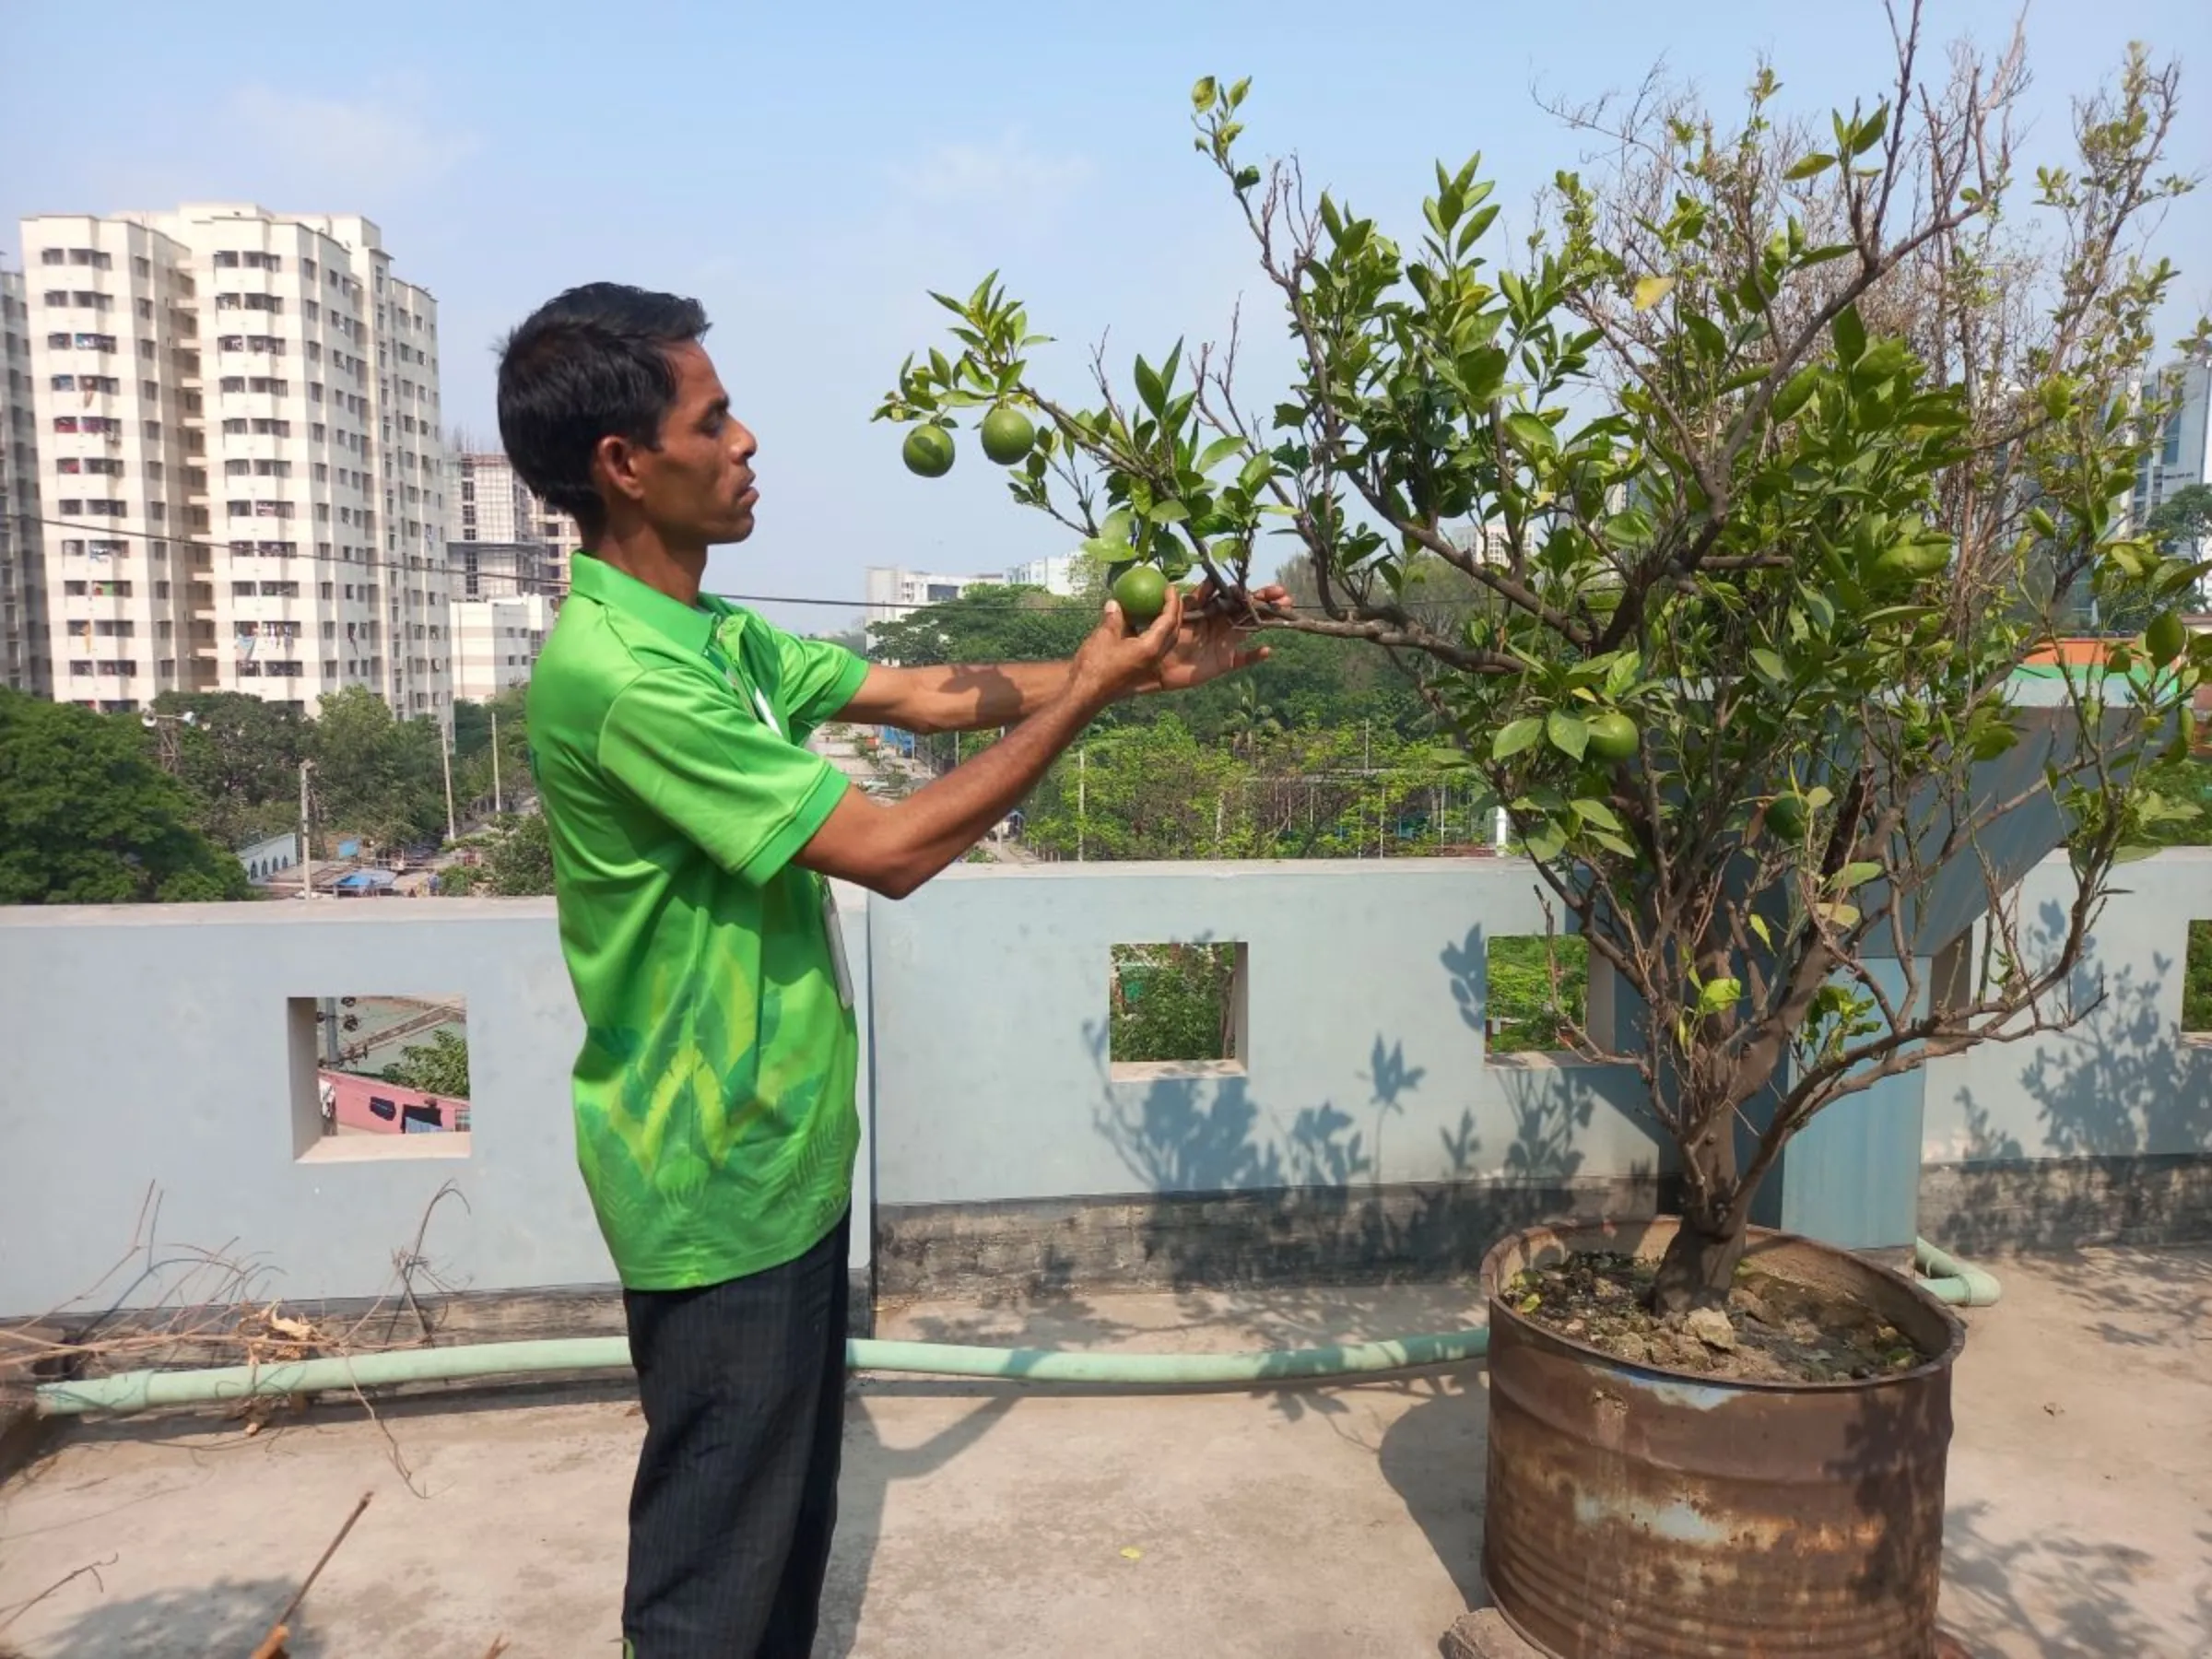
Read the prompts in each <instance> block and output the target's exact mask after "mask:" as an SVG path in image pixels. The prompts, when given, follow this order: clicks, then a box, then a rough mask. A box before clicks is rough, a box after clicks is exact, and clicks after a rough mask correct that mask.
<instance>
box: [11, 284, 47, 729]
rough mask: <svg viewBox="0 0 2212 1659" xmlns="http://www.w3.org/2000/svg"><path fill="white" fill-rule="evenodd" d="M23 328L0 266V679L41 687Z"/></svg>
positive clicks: (34, 426)
mask: <svg viewBox="0 0 2212 1659" xmlns="http://www.w3.org/2000/svg"><path fill="white" fill-rule="evenodd" d="M29 330H30V308H29V306H28V305H27V304H25V302H24V299H23V276H22V273H21V272H19V271H0V686H6V687H9V688H12V689H14V690H17V691H34V692H41V693H42V692H45V691H46V690H48V689H49V687H48V684H47V662H46V618H45V610H44V606H45V582H43V581H42V580H41V563H42V561H41V554H42V551H43V547H42V544H41V540H40V533H39V441H38V413H37V411H36V409H34V408H33V406H32V403H31V393H30V384H31V382H30V333H29Z"/></svg>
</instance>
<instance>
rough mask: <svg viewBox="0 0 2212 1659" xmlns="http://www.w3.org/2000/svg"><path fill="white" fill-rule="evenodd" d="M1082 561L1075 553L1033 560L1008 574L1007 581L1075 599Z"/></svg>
mask: <svg viewBox="0 0 2212 1659" xmlns="http://www.w3.org/2000/svg"><path fill="white" fill-rule="evenodd" d="M1080 570H1081V564H1080V561H1079V560H1078V559H1077V556H1076V555H1075V554H1073V553H1056V554H1053V556H1052V557H1051V558H1049V559H1030V561H1029V563H1027V564H1018V565H1016V566H1015V567H1014V568H1013V569H1012V570H1010V571H1007V572H1006V580H1007V581H1008V582H1013V583H1016V584H1018V585H1019V586H1022V587H1041V588H1042V589H1043V590H1044V591H1045V592H1046V593H1048V594H1060V595H1061V596H1062V597H1064V598H1069V597H1073V596H1074V594H1075V593H1076V591H1077V575H1078V573H1079V571H1080Z"/></svg>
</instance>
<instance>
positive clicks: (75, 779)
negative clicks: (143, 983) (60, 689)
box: [0, 689, 252, 904]
mask: <svg viewBox="0 0 2212 1659" xmlns="http://www.w3.org/2000/svg"><path fill="white" fill-rule="evenodd" d="M251 892H252V889H251V888H250V887H249V886H248V884H247V881H246V873H245V871H244V870H243V869H241V867H240V866H239V863H238V860H236V859H235V858H233V857H231V856H230V855H229V853H227V852H226V851H225V850H224V849H222V848H220V847H218V846H216V845H215V844H213V843H212V842H210V841H208V839H207V838H206V835H204V834H202V833H201V832H200V830H198V829H197V828H195V827H194V812H193V802H192V798H191V797H190V796H189V795H188V794H186V792H185V790H184V788H183V786H182V784H180V783H179V782H177V781H176V780H175V779H173V778H171V777H170V776H169V775H168V774H167V773H166V772H164V771H162V770H161V769H160V767H159V766H158V765H157V764H155V762H154V760H153V759H151V758H150V757H149V756H148V755H147V750H146V744H145V741H144V733H143V731H142V730H141V728H140V727H139V725H138V724H137V721H136V718H135V717H131V718H130V719H129V720H128V723H127V724H126V722H125V720H124V718H121V717H118V716H115V715H109V714H99V713H95V712H93V711H91V710H89V709H79V708H76V707H75V706H73V705H71V704H68V703H53V702H48V701H46V700H44V699H43V698H36V697H30V696H28V695H26V694H25V693H23V692H20V691H10V690H6V689H0V904H130V903H145V902H149V901H156V900H159V901H161V902H183V901H192V900H218V899H244V898H248V897H250V896H251Z"/></svg>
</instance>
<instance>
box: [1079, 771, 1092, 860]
mask: <svg viewBox="0 0 2212 1659" xmlns="http://www.w3.org/2000/svg"><path fill="white" fill-rule="evenodd" d="M1089 765H1090V748H1089V747H1088V745H1086V746H1085V747H1082V748H1079V749H1077V751H1076V862H1077V864H1081V863H1082V862H1083V816H1084V809H1085V806H1086V805H1087V794H1086V790H1087V786H1088V782H1089V780H1088V767H1089Z"/></svg>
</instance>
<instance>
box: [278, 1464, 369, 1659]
mask: <svg viewBox="0 0 2212 1659" xmlns="http://www.w3.org/2000/svg"><path fill="white" fill-rule="evenodd" d="M375 1496H376V1494H375V1493H374V1492H363V1493H362V1494H361V1496H360V1500H359V1501H358V1502H357V1503H355V1504H354V1506H353V1512H352V1513H351V1514H349V1515H347V1517H346V1521H345V1524H343V1525H342V1526H340V1527H339V1528H338V1532H337V1536H335V1537H334V1538H333V1539H331V1541H330V1542H329V1543H328V1544H327V1545H325V1546H324V1549H323V1553H322V1555H321V1556H319V1557H318V1558H317V1559H316V1560H315V1564H314V1566H313V1567H312V1568H310V1569H309V1570H308V1574H307V1577H305V1578H304V1579H302V1580H300V1588H299V1589H297V1590H295V1591H293V1592H292V1599H291V1600H290V1601H288V1602H287V1603H285V1605H284V1611H283V1612H281V1613H279V1614H277V1622H276V1623H275V1624H273V1625H271V1626H270V1627H269V1633H268V1634H267V1635H266V1636H265V1637H263V1638H262V1639H261V1645H260V1646H259V1647H257V1648H255V1649H254V1650H253V1659H285V1655H284V1644H285V1643H286V1642H287V1641H290V1640H291V1635H292V1632H291V1623H292V1615H293V1614H295V1613H297V1612H299V1611H300V1603H301V1602H303V1601H305V1600H306V1599H307V1593H308V1592H309V1591H310V1590H312V1589H313V1588H314V1585H315V1581H316V1580H317V1579H319V1578H321V1577H322V1576H323V1569H324V1568H325V1567H327V1566H329V1565H330V1558H331V1557H332V1556H334V1555H336V1554H337V1553H338V1546H339V1545H341V1544H343V1543H345V1542H346V1535H347V1533H349V1532H351V1531H352V1530H353V1524H354V1523H355V1522H356V1521H359V1519H360V1518H361V1512H362V1511H363V1510H365V1509H367V1508H368V1507H369V1500H370V1499H371V1498H373V1497H375Z"/></svg>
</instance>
